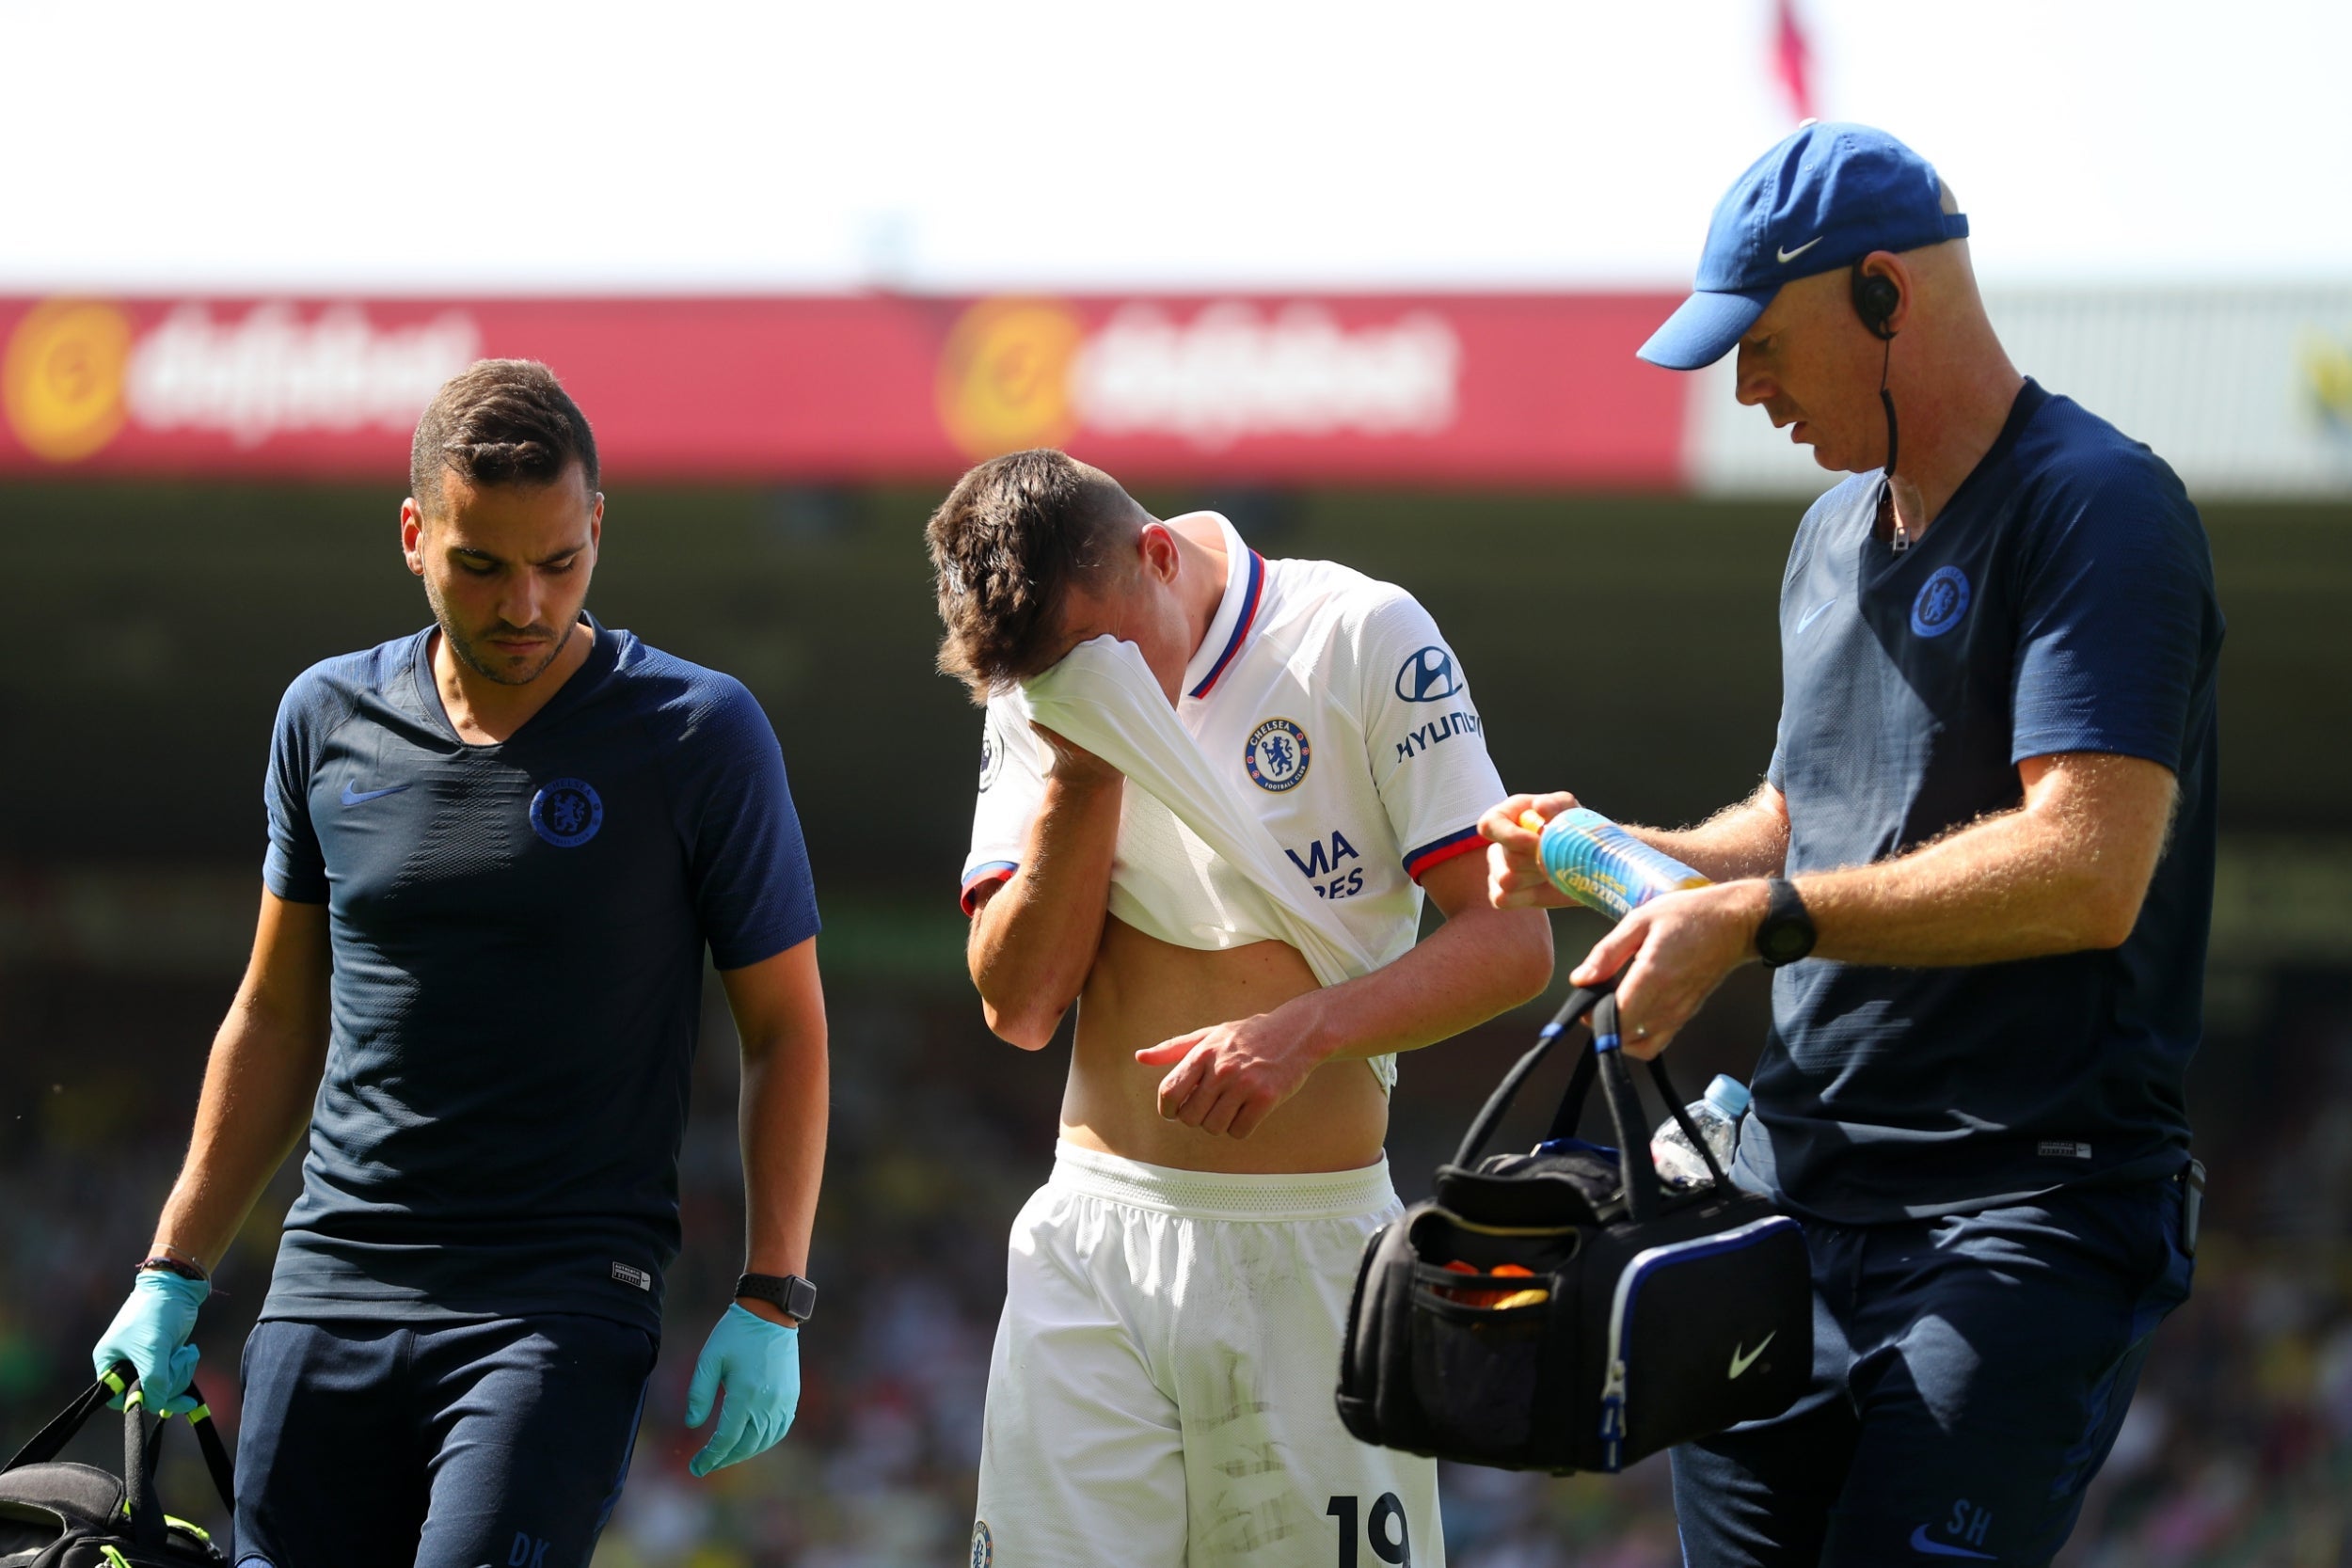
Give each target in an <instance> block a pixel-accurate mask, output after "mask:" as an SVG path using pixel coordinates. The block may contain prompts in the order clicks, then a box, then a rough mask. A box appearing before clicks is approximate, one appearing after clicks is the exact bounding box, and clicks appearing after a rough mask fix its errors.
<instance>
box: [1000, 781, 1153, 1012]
mask: <svg viewBox="0 0 2352 1568" xmlns="http://www.w3.org/2000/svg"><path fill="white" fill-rule="evenodd" d="M1123 782H1124V781H1121V780H1119V779H1118V778H1117V776H1116V775H1113V776H1112V780H1111V782H1110V783H1108V784H1085V785H1079V784H1066V783H1064V782H1063V781H1061V780H1059V779H1053V780H1049V781H1048V782H1047V784H1046V786H1045V799H1044V803H1043V805H1042V807H1041V810H1040V811H1039V813H1038V818H1037V821H1036V823H1035V824H1034V825H1033V826H1032V827H1031V829H1030V831H1029V838H1028V842H1027V844H1026V845H1025V847H1024V850H1023V859H1022V863H1021V868H1020V869H1019V870H1018V871H1016V872H1014V873H1013V874H1012V876H1011V877H1010V878H1009V879H1007V880H1006V882H1005V884H1004V885H1003V886H1002V887H1000V888H998V889H997V890H996V891H995V892H994V893H993V894H991V895H986V901H985V902H984V903H983V904H982V905H981V907H980V910H979V912H978V913H977V914H976V915H974V916H973V920H972V934H971V941H970V947H969V951H968V954H967V958H968V959H969V962H970V965H971V971H972V982H973V984H974V985H975V986H977V987H978V988H979V992H980V1002H981V1005H982V1006H983V1008H984V1010H985V1012H986V1015H987V1018H988V1024H989V1027H990V1028H991V1029H992V1030H993V1031H995V1033H996V1034H997V1035H999V1036H1001V1037H1003V1038H1005V1039H1008V1040H1009V1041H1011V1042H1012V1043H1013V1044H1015V1045H1018V1046H1021V1047H1022V1048H1024V1049H1025V1050H1030V1051H1034V1050H1038V1049H1040V1048H1041V1047H1042V1046H1043V1045H1044V1044H1045V1043H1046V1041H1047V1040H1048V1039H1049V1038H1051V1037H1052V1036H1053V1033H1054V1030H1055V1028H1056V1026H1057V1024H1058V1023H1059V1022H1060V1021H1061V1016H1062V1014H1063V1013H1065V1012H1067V1011H1068V1010H1069V1009H1070V1005H1071V1003H1073V1002H1074V1001H1076V1000H1077V996H1078V992H1079V990H1081V989H1083V988H1084V987H1085V985H1086V978H1087V974H1089V971H1091V970H1092V969H1093V967H1094V955H1095V951H1096V950H1097V949H1098V948H1100V947H1101V946H1102V943H1103V922H1104V918H1105V909H1106V906H1107V902H1108V899H1109V896H1110V885H1111V860H1112V857H1113V855H1114V853H1115V852H1116V850H1117V848H1118V844H1119V809H1120V798H1121V788H1120V786H1121V784H1123Z"/></svg>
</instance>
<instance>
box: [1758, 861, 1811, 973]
mask: <svg viewBox="0 0 2352 1568" xmlns="http://www.w3.org/2000/svg"><path fill="white" fill-rule="evenodd" d="M1764 898H1765V904H1764V919H1763V921H1762V922H1761V923H1760V924H1759V925H1757V927H1756V953H1757V955H1758V956H1759V957H1760V958H1763V960H1764V967H1765V968H1766V969H1785V968H1787V967H1788V965H1790V964H1792V963H1795V962H1796V961H1797V960H1798V959H1800V958H1804V956H1805V955H1807V954H1808V953H1811V952H1812V951H1813V944H1814V942H1817V941H1818V940H1819V933H1817V932H1816V931H1815V930H1814V928H1813V915H1812V912H1811V911H1808V910H1806V908H1805V907H1804V897H1803V896H1802V895H1799V893H1798V892H1797V884H1796V883H1794V882H1792V881H1790V880H1789V879H1788V878H1786V877H1773V878H1772V879H1769V880H1767V881H1766V882H1765V884H1764Z"/></svg>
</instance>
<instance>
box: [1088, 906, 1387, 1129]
mask: <svg viewBox="0 0 2352 1568" xmlns="http://www.w3.org/2000/svg"><path fill="white" fill-rule="evenodd" d="M1315 989H1316V982H1315V977H1314V972H1313V971H1311V970H1310V969H1309V968H1308V967H1307V960H1306V959H1305V958H1301V957H1300V956H1299V954H1298V950H1297V949H1296V948H1295V947H1292V946H1291V945H1290V944H1289V943H1287V942H1251V943H1249V944H1248V946H1244V947H1233V948H1227V949H1225V950H1223V951H1221V952H1203V951H1200V950H1197V949H1194V948H1189V947H1178V946H1176V945H1174V944H1173V943H1171V942H1162V941H1160V940H1159V939H1158V938H1156V937H1151V936H1146V935H1144V933H1142V932H1141V931H1138V930H1136V928H1135V927H1132V926H1128V925H1125V924H1123V923H1121V922H1120V921H1119V920H1116V919H1111V918H1107V917H1106V918H1105V919H1104V925H1103V943H1102V946H1101V948H1100V949H1099V950H1098V951H1097V953H1096V955H1095V959H1094V967H1093V969H1092V971H1091V972H1090V973H1089V974H1088V976H1087V982H1086V988H1085V990H1082V991H1081V992H1080V993H1079V996H1078V1027H1077V1047H1076V1050H1075V1051H1074V1052H1073V1054H1072V1057H1071V1062H1070V1083H1069V1086H1068V1087H1067V1088H1066V1089H1065V1090H1064V1091H1063V1094H1062V1106H1061V1120H1062V1136H1063V1137H1065V1138H1068V1139H1069V1140H1070V1141H1071V1142H1073V1143H1074V1144H1077V1145H1078V1146H1080V1147H1081V1148H1093V1149H1100V1150H1103V1151H1104V1152H1105V1153H1110V1154H1117V1155H1120V1156H1122V1157H1124V1158H1126V1159H1130V1160H1139V1161H1142V1162H1143V1163H1145V1164H1154V1165H1171V1166H1175V1167H1176V1168H1178V1169H1182V1170H1210V1171H1232V1172H1244V1173H1264V1174H1277V1173H1281V1172H1296V1171H1327V1170H1355V1169H1358V1168H1359V1167H1361V1166H1364V1165H1369V1164H1373V1163H1374V1162H1375V1161H1376V1160H1377V1159H1379V1158H1380V1148H1381V1145H1382V1143H1383V1142H1384V1141H1385V1140H1386V1138H1387V1136H1388V1126H1389V1097H1388V1095H1387V1093H1386V1091H1384V1090H1383V1089H1382V1088H1381V1087H1380V1083H1379V1080H1377V1079H1376V1078H1375V1077H1374V1076H1373V1072H1372V1069H1371V1068H1370V1067H1369V1066H1367V1065H1366V1064H1365V1063H1364V1062H1363V1061H1362V1060H1361V1059H1360V1058H1355V1057H1351V1058H1347V1059H1343V1060H1337V1061H1331V1062H1327V1063H1326V1064H1324V1065H1323V1066H1322V1067H1320V1068H1318V1069H1315V1071H1314V1072H1313V1073H1311V1075H1309V1077H1308V1079H1307V1082H1306V1083H1305V1084H1304V1085H1301V1086H1300V1088H1299V1090H1298V1092H1297V1093H1296V1094H1295V1095H1293V1096H1291V1098H1290V1099H1289V1100H1287V1101H1283V1102H1282V1104H1281V1105H1280V1106H1279V1107H1278V1108H1277V1109H1276V1110H1275V1111H1274V1113H1273V1114H1272V1115H1271V1116H1269V1117H1266V1119H1265V1121H1264V1122H1263V1124H1262V1125H1261V1126H1260V1127H1259V1128H1258V1129H1257V1131H1256V1132H1252V1133H1251V1134H1250V1135H1249V1136H1248V1137H1247V1138H1231V1137H1226V1136H1223V1135H1221V1134H1215V1133H1208V1132H1201V1131H1200V1129H1198V1128H1194V1127H1186V1126H1184V1124H1183V1123H1182V1122H1175V1121H1168V1120H1165V1119H1163V1118H1162V1117H1161V1116H1160V1113H1159V1106H1158V1101H1157V1090H1158V1088H1159V1084H1160V1080H1161V1079H1162V1078H1163V1077H1165V1076H1166V1075H1167V1071H1168V1069H1165V1068H1155V1067H1145V1066H1142V1065H1141V1064H1139V1063H1137V1062H1136V1059H1135V1053H1136V1052H1137V1051H1140V1050H1142V1049H1143V1048H1145V1047H1146V1046H1152V1045H1157V1044H1159V1043H1160V1042H1161V1041H1162V1040H1165V1039H1168V1038H1169V1037H1172V1036H1176V1035H1181V1034H1184V1033H1185V1032H1186V1031H1188V1030H1192V1029H1200V1028H1205V1027H1207V1026H1208V1025H1210V1024H1215V1023H1223V1022H1229V1021H1231V1020H1234V1019H1242V1018H1248V1017H1250V1016H1252V1015H1253V1014H1257V1013H1263V1012H1267V1011H1269V1010H1271V1009H1273V1008H1275V1007H1277V1006H1280V1005H1281V1004H1283V1003H1285V1002H1288V1001H1289V1000H1291V999H1292V998H1293V997H1295V996H1301V995H1304V994H1305V993H1306V992H1308V991H1311V990H1315Z"/></svg>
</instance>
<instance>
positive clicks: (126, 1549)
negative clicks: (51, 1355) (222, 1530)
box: [0, 1362, 236, 1568]
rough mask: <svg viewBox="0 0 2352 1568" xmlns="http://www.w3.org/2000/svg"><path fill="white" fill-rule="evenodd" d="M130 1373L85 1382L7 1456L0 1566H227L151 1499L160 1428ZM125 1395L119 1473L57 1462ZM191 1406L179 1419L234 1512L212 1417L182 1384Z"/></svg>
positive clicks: (0, 1485)
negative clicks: (91, 1423) (193, 1432)
mask: <svg viewBox="0 0 2352 1568" xmlns="http://www.w3.org/2000/svg"><path fill="white" fill-rule="evenodd" d="M136 1376H137V1374H136V1373H135V1372H134V1371H133V1370H132V1369H131V1365H130V1363H128V1362H118V1363H116V1365H115V1369H114V1374H113V1377H112V1379H111V1381H110V1380H108V1379H105V1378H101V1379H100V1380H99V1381H98V1382H96V1383H93V1384H91V1385H90V1386H88V1387H87V1388H86V1389H84V1390H83V1391H82V1392H81V1393H80V1394H79V1395H77V1396H75V1398H74V1401H73V1402H72V1404H70V1405H68V1406H66V1408H65V1409H64V1410H63V1411H62V1412H60V1413H59V1414H58V1416H57V1418H56V1419H55V1420H53V1421H51V1422H50V1423H49V1424H48V1425H47V1426H45V1427H43V1428H41V1429H40V1432H38V1433H34V1435H33V1440H32V1441H31V1442H29V1443H27V1444H25V1445H24V1448H23V1449H19V1450H18V1451H17V1455H16V1457H15V1458H13V1459H11V1460H9V1461H8V1463H7V1464H6V1465H0V1568H221V1565H222V1564H223V1563H225V1562H226V1561H227V1558H226V1557H224V1556H223V1555H222V1553H221V1550H220V1548H219V1547H218V1546H216V1545H215V1544H213V1540H212V1537H211V1536H210V1535H208V1534H206V1533H205V1532H204V1531H203V1530H202V1529H200V1528H198V1527H196V1526H195V1525H191V1524H189V1523H188V1522H187V1521H185V1520H184V1519H175V1518H172V1517H171V1516H169V1515H168V1514H167V1513H164V1505H163V1503H162V1501H161V1499H159V1498H158V1497H156V1495H155V1460H156V1456H157V1454H158V1453H159V1451H160V1450H161V1449H162V1447H163V1438H164V1432H165V1429H167V1427H169V1426H170V1425H171V1421H172V1420H173V1419H177V1418H168V1419H162V1420H156V1421H153V1423H152V1425H150V1418H149V1417H148V1415H147V1414H146V1412H145V1410H144V1409H143V1408H142V1407H141V1401H140V1400H139V1397H138V1393H137V1390H136V1388H135V1387H134V1386H133V1385H134V1383H135V1379H136ZM126 1389H128V1390H129V1397H128V1398H127V1399H126V1400H125V1401H124V1409H123V1412H122V1474H121V1475H119V1476H118V1475H116V1474H114V1473H113V1472H112V1471H108V1470H102V1469H100V1468H98V1467H97V1466H96V1465H77V1464H72V1463H68V1462H65V1461H61V1460H59V1459H58V1458H57V1455H58V1454H59V1453H60V1452H62V1451H64V1449H65V1446H66V1444H67V1443H68V1442H70V1441H72V1437H73V1434H74V1433H77V1432H79V1431H81V1430H82V1426H83V1423H84V1422H86V1421H87V1420H88V1419H89V1418H91V1417H92V1416H94V1415H96V1414H97V1413H98V1412H99V1411H100V1410H102V1409H103V1408H104V1407H105V1404H106V1402H107V1401H108V1400H110V1399H112V1398H114V1396H115V1395H117V1394H119V1393H122V1392H124V1391H125V1390H126ZM188 1393H189V1394H190V1395H191V1396H192V1397H194V1398H195V1399H196V1401H197V1408H196V1409H195V1410H194V1411H192V1412H190V1413H189V1415H188V1418H187V1419H188V1424H189V1425H190V1426H192V1427H194V1428H195V1429H196V1437H197V1446H198V1447H199V1449H202V1450H203V1453H204V1464H205V1467H206V1468H208V1469H209V1470H211V1471H212V1475H213V1485H214V1486H215V1488H217V1489H218V1490H219V1492H220V1500H221V1504H222V1506H224V1507H226V1508H228V1509H229V1510H230V1512H231V1513H234V1512H235V1509H236V1482H235V1477H234V1475H233V1473H232V1472H231V1469H230V1461H229V1450H228V1449H227V1448H226V1447H225V1446H223V1444H222V1443H221V1440H220V1433H218V1432H216V1431H215V1430H214V1427H213V1418H212V1412H211V1411H210V1410H209V1409H207V1408H206V1407H205V1405H204V1402H203V1398H204V1397H203V1395H201V1394H199V1393H197V1391H196V1387H195V1386H194V1385H193V1384H191V1385H190V1386H189V1387H188Z"/></svg>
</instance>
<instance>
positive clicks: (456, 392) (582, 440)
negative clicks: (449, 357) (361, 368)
mask: <svg viewBox="0 0 2352 1568" xmlns="http://www.w3.org/2000/svg"><path fill="white" fill-rule="evenodd" d="M575 463H577V464H579V465H580V477H581V478H582V479H584V480H586V481H587V482H588V490H589V493H590V494H591V495H594V494H595V493H596V436H595V434H594V433H593V432H592V431H590V430H589V428H588V416H587V415H585V414H582V413H581V412H580V404H576V403H574V402H573V401H572V399H571V394H570V393H568V392H566V391H564V384H563V383H562V382H560V381H558V380H556V379H555V372H553V371H551V370H549V369H548V368H547V367H546V366H545V365H542V364H541V363H539V361H537V360H536V359H477V360H475V361H474V362H473V363H472V364H470V365H469V366H467V367H466V368H465V369H464V370H462V371H460V372H457V373H456V374H455V375H453V376H451V377H450V378H449V379H448V380H447V381H445V382H443V383H442V384H441V389H440V390H439V391H437V392H436V393H434V394H433V401H432V402H431V403H429V404H425V407H424V413H423V415H422V417H421V418H420V419H419V420H417V436H416V439H415V440H414V441H412V442H410V443H409V447H408V493H409V494H410V495H412V496H414V497H416V499H417V504H418V505H419V506H421V507H422V508H423V509H424V510H425V512H426V513H428V514H430V513H432V512H434V511H436V510H437V509H438V507H439V505H440V501H441V470H442V469H443V468H453V469H455V470H456V471H457V473H458V475H459V476H460V477H462V478H463V479H464V480H465V481H466V483H469V484H551V483H554V482H555V481H556V480H558V479H561V478H562V477H563V476H564V469H565V468H568V467H571V466H572V465H573V464H575Z"/></svg>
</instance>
